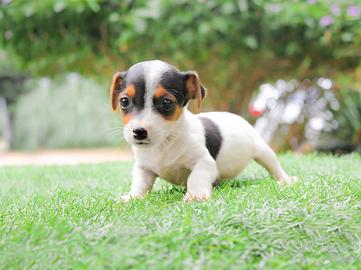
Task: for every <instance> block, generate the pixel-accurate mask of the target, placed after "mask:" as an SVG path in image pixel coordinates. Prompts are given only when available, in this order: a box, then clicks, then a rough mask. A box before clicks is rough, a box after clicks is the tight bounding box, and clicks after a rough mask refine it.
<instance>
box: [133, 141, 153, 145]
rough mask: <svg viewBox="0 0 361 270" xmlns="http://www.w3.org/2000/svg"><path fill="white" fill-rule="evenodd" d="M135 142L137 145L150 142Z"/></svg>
mask: <svg viewBox="0 0 361 270" xmlns="http://www.w3.org/2000/svg"><path fill="white" fill-rule="evenodd" d="M135 144H137V145H146V144H150V142H136V143H135Z"/></svg>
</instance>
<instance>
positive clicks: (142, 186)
mask: <svg viewBox="0 0 361 270" xmlns="http://www.w3.org/2000/svg"><path fill="white" fill-rule="evenodd" d="M155 178H156V175H155V174H154V173H153V172H151V171H149V170H147V169H145V168H143V167H142V166H139V165H138V164H137V163H135V164H134V166H133V178H132V186H131V188H130V192H129V194H127V195H124V196H122V197H121V201H123V202H128V201H130V200H131V199H141V198H143V197H144V195H145V194H146V193H147V192H149V191H150V190H151V189H152V187H153V184H154V181H155Z"/></svg>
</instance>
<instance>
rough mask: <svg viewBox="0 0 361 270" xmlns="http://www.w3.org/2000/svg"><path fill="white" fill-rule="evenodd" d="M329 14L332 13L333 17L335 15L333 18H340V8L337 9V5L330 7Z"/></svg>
mask: <svg viewBox="0 0 361 270" xmlns="http://www.w3.org/2000/svg"><path fill="white" fill-rule="evenodd" d="M331 13H332V14H333V15H335V16H340V14H341V9H340V7H339V6H338V5H336V4H333V5H332V6H331Z"/></svg>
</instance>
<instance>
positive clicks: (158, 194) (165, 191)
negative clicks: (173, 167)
mask: <svg viewBox="0 0 361 270" xmlns="http://www.w3.org/2000/svg"><path fill="white" fill-rule="evenodd" d="M267 180H269V179H265V178H242V179H240V178H235V179H229V180H224V181H222V182H220V183H217V184H215V185H214V186H213V190H214V191H215V190H217V191H222V190H227V189H228V188H231V189H243V188H246V187H249V186H255V185H261V184H263V183H265V181H267ZM186 192H187V188H186V187H184V186H175V185H168V186H166V187H163V188H162V189H160V190H157V191H153V192H151V197H152V198H158V199H159V198H162V200H164V201H166V202H168V203H172V202H177V201H179V200H181V199H182V198H183V196H184V195H185V194H186Z"/></svg>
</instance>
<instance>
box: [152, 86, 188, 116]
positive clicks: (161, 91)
mask: <svg viewBox="0 0 361 270" xmlns="http://www.w3.org/2000/svg"><path fill="white" fill-rule="evenodd" d="M165 98H167V99H170V100H171V101H172V102H173V103H174V109H173V110H172V111H170V112H162V111H161V110H158V112H159V114H160V115H161V116H162V117H163V118H164V119H165V120H167V121H176V120H178V119H179V117H180V116H181V115H182V112H183V107H182V106H180V105H179V104H178V103H177V99H176V97H175V96H174V95H173V94H172V93H170V92H168V91H167V90H166V89H165V88H164V87H163V86H161V85H160V86H158V87H157V88H156V90H155V93H154V100H155V101H158V102H161V101H162V100H163V99H165Z"/></svg>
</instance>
